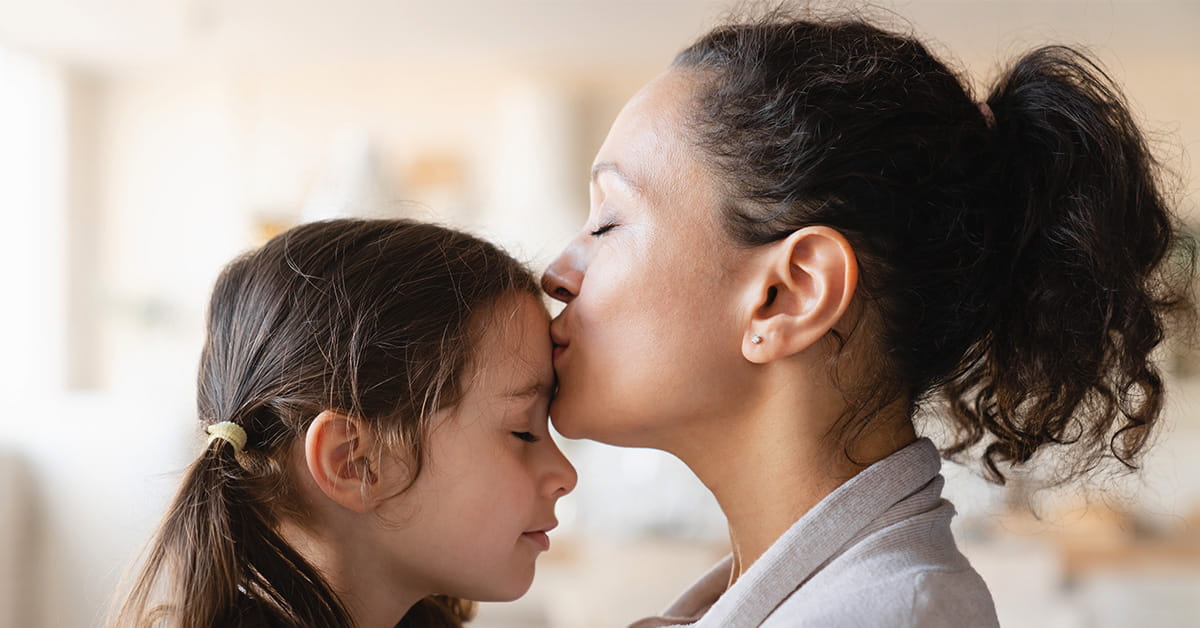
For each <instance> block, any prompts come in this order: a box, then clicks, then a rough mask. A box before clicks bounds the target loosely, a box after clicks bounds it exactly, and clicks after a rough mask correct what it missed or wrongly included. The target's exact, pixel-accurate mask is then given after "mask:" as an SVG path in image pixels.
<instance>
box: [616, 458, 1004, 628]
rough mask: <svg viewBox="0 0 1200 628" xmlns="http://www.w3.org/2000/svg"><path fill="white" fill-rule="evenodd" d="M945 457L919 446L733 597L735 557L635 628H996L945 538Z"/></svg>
mask: <svg viewBox="0 0 1200 628" xmlns="http://www.w3.org/2000/svg"><path fill="white" fill-rule="evenodd" d="M943 484H944V480H943V478H942V476H941V457H940V456H939V455H938V451H937V448H936V447H934V445H933V443H932V442H930V441H929V439H926V438H922V439H919V440H917V441H916V442H914V443H912V444H910V445H908V446H907V447H905V448H903V449H901V450H900V451H897V452H896V453H894V454H892V455H890V456H888V457H887V458H884V459H883V460H880V461H879V462H877V463H875V464H873V465H871V466H870V467H868V468H867V469H864V470H863V471H862V472H861V473H859V474H858V475H857V476H855V477H854V478H852V479H850V481H848V482H846V483H845V484H843V485H842V486H840V487H838V488H837V490H835V491H833V492H832V493H830V494H829V495H828V496H826V497H825V499H823V500H821V502H820V503H819V504H817V505H816V506H815V507H814V508H813V509H812V510H810V511H809V512H808V513H806V514H805V515H804V516H803V517H801V518H800V520H799V521H797V522H796V523H794V524H792V527H791V528H789V529H788V531H787V532H785V533H784V534H783V536H781V537H779V539H778V540H777V541H775V543H774V544H773V545H771V547H770V548H768V549H767V551H766V553H764V554H763V555H762V556H761V557H760V558H759V559H758V560H757V561H755V562H754V564H753V565H751V566H750V569H748V570H747V571H746V573H744V574H742V576H741V577H740V578H738V580H737V582H735V583H734V584H733V586H732V587H729V588H728V590H726V585H727V583H728V581H729V575H730V570H731V568H732V557H726V558H725V559H724V560H723V561H721V562H720V563H718V564H717V565H716V566H715V567H713V568H712V570H710V571H709V572H708V573H707V574H706V575H705V576H704V577H702V578H701V579H700V580H699V581H697V582H696V583H695V584H694V585H692V587H691V588H690V589H688V590H687V591H686V592H684V594H683V595H682V596H680V598H679V599H678V600H676V601H675V603H674V604H672V605H671V607H670V608H668V609H667V611H666V612H665V613H664V614H663V615H662V616H661V617H649V618H646V619H643V620H640V621H637V622H634V623H633V624H632V625H631V626H630V628H659V627H662V626H688V627H690V628H750V627H753V626H765V627H768V628H786V627H791V626H839V627H841V626H863V627H868V626H869V627H872V628H874V627H876V626H889V627H890V626H897V627H905V626H912V627H922V628H924V627H927V626H928V627H934V628H940V627H943V626H944V627H947V628H949V627H954V628H961V627H974V626H981V627H984V628H989V627H993V626H999V623H998V622H997V621H996V609H995V607H994V606H993V604H992V596H991V594H990V593H988V589H987V585H985V584H984V582H983V579H982V578H980V577H979V574H978V573H976V572H975V570H974V569H973V568H972V567H971V565H970V563H968V562H967V559H966V558H965V557H964V556H963V555H962V554H961V553H960V552H959V551H958V547H957V546H956V545H955V544H954V537H953V536H952V535H951V533H950V519H952V518H953V517H954V506H952V505H951V504H950V502H948V501H946V500H944V499H942V496H941V495H942V485H943Z"/></svg>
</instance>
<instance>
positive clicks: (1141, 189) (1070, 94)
mask: <svg viewBox="0 0 1200 628" xmlns="http://www.w3.org/2000/svg"><path fill="white" fill-rule="evenodd" d="M987 105H988V106H989V107H990V108H991V110H992V112H993V114H994V116H995V122H994V129H993V130H992V134H993V137H992V148H991V150H990V151H988V152H989V156H990V158H991V159H992V160H993V162H994V166H993V167H994V170H993V173H992V174H993V176H994V178H993V179H992V180H993V181H994V186H993V190H994V191H995V192H998V193H999V194H1000V199H1001V202H1000V203H999V208H1000V209H999V213H1000V214H1002V215H1001V216H998V217H997V219H998V220H999V221H1000V222H1001V223H1006V224H1007V225H1009V226H1008V227H1007V228H1006V229H1005V231H1007V234H1006V235H1007V240H1008V242H1009V243H1010V245H1009V248H1008V249H1007V250H1005V251H1002V252H1001V254H1000V255H999V256H998V257H999V258H1000V265H1001V266H1002V268H1000V269H999V270H998V271H997V272H995V274H994V276H995V277H996V279H997V281H996V286H995V288H996V291H995V297H994V298H995V301H994V306H993V307H992V308H991V314H990V320H989V321H988V325H987V328H988V331H987V332H986V335H985V336H984V337H983V338H982V339H981V340H980V341H979V342H978V343H976V344H975V345H974V346H972V347H971V348H970V349H969V350H968V352H967V355H966V358H965V359H964V361H963V364H964V365H965V367H964V368H963V369H962V370H961V371H960V372H959V374H958V376H957V377H955V378H954V379H953V380H951V381H950V382H948V383H947V385H946V386H945V388H944V394H945V397H946V398H947V399H948V400H949V401H950V403H951V411H952V414H953V418H954V420H955V422H956V424H957V427H958V428H959V433H960V436H961V438H960V440H959V442H958V443H956V444H955V445H954V446H953V447H951V448H950V450H949V451H948V453H949V454H955V453H959V452H962V451H964V450H965V449H967V448H968V447H971V446H973V445H975V444H977V443H979V442H980V441H984V440H985V439H986V440H988V441H989V442H988V444H987V445H986V448H985V450H984V453H983V457H984V462H985V465H986V467H987V470H988V472H989V474H990V475H991V476H992V477H993V478H995V479H998V480H1003V477H1004V476H1003V473H1002V472H1001V470H1000V465H1001V464H1019V463H1024V462H1027V461H1029V460H1030V459H1031V458H1032V457H1033V455H1034V454H1035V453H1036V452H1037V451H1038V450H1039V449H1041V448H1042V447H1043V446H1045V445H1052V444H1057V445H1073V446H1074V449H1075V451H1074V452H1073V456H1072V457H1073V461H1074V462H1073V464H1071V465H1069V467H1070V468H1068V469H1067V475H1068V476H1073V475H1075V474H1078V473H1082V472H1086V471H1089V470H1091V469H1092V468H1094V467H1095V466H1096V465H1097V464H1098V463H1099V462H1100V460H1101V459H1102V458H1104V457H1107V455H1108V454H1111V455H1112V457H1114V458H1116V459H1117V460H1119V461H1120V462H1121V463H1122V464H1124V465H1125V466H1126V467H1128V468H1130V469H1133V468H1136V460H1137V459H1138V457H1139V455H1140V454H1141V453H1142V451H1143V449H1144V448H1145V446H1146V444H1147V441H1148V438H1149V436H1150V434H1151V431H1152V429H1153V428H1154V426H1155V424H1156V422H1157V419H1158V416H1159V413H1160V411H1161V410H1162V406H1163V382H1162V377H1161V375H1160V373H1159V370H1158V368H1157V367H1156V366H1155V364H1154V362H1153V360H1152V359H1151V352H1152V351H1153V350H1154V348H1155V347H1157V346H1158V345H1159V343H1160V342H1162V340H1163V338H1164V333H1165V328H1164V317H1165V316H1166V315H1167V314H1168V313H1170V312H1172V311H1175V310H1179V309H1182V308H1183V307H1184V306H1185V305H1186V304H1187V300H1186V299H1185V297H1184V295H1185V294H1186V287H1185V285H1183V284H1181V282H1180V281H1178V280H1179V279H1181V278H1182V279H1184V280H1186V279H1187V278H1188V277H1190V275H1191V268H1192V266H1193V265H1194V263H1193V261H1192V260H1193V257H1194V255H1193V253H1192V252H1191V250H1190V249H1188V248H1186V247H1184V248H1183V249H1182V250H1183V251H1184V253H1185V254H1184V255H1182V256H1176V257H1171V253H1172V249H1173V247H1176V246H1182V245H1181V244H1180V242H1179V241H1178V239H1177V235H1176V225H1175V224H1174V221H1173V217H1172V214H1171V211H1170V209H1169V207H1168V204H1167V201H1166V199H1165V198H1164V197H1163V194H1162V192H1161V191H1160V189H1159V187H1158V175H1159V166H1158V164H1157V163H1156V162H1155V160H1154V158H1153V157H1152V155H1151V154H1150V151H1149V150H1148V148H1147V145H1146V141H1145V139H1144V138H1143V136H1142V134H1141V133H1140V132H1139V130H1138V128H1137V126H1136V125H1135V123H1134V120H1133V118H1132V117H1131V115H1130V113H1129V108H1128V105H1127V103H1126V102H1125V100H1124V98H1123V97H1122V96H1121V94H1120V91H1119V89H1118V88H1117V86H1116V85H1115V84H1114V83H1113V82H1112V80H1111V79H1110V78H1109V77H1108V76H1107V75H1106V74H1105V73H1104V71H1103V70H1102V69H1101V68H1099V67H1098V66H1097V65H1096V64H1095V63H1094V62H1092V61H1091V60H1090V59H1088V58H1087V57H1086V56H1084V55H1082V54H1080V53H1078V52H1076V51H1074V50H1071V49H1070V48H1065V47H1059V46H1051V47H1045V48H1039V49H1037V50H1034V51H1033V52H1031V53H1029V54H1027V55H1025V56H1024V57H1023V58H1021V59H1020V60H1019V61H1017V63H1016V64H1015V65H1014V66H1013V67H1012V68H1011V70H1009V71H1008V73H1007V74H1006V75H1005V76H1003V77H1002V78H1001V79H1000V81H999V82H998V83H997V85H996V86H995V88H994V89H993V90H992V91H991V93H990V95H989V96H988V98H987ZM1181 259H1182V260H1184V262H1185V268H1183V269H1182V270H1183V271H1184V272H1182V273H1180V272H1177V271H1179V270H1180V269H1179V268H1174V269H1172V268H1170V267H1169V266H1168V265H1167V264H1165V262H1169V261H1171V262H1178V261H1179V260H1181Z"/></svg>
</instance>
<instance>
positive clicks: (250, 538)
mask: <svg viewBox="0 0 1200 628" xmlns="http://www.w3.org/2000/svg"><path fill="white" fill-rule="evenodd" d="M239 455H247V456H253V455H254V454H253V453H250V454H236V453H235V451H234V447H233V446H232V445H230V444H229V443H227V442H226V441H223V440H220V439H213V440H212V442H210V443H209V446H208V447H207V448H206V449H205V450H204V452H203V453H202V454H201V455H200V457H199V458H197V459H196V461H195V462H193V463H192V465H191V466H190V467H189V468H188V470H187V472H186V473H185V475H184V479H183V482H182V485H181V486H180V489H179V492H178V494H177V495H176V496H175V500H174V502H173V503H172V504H171V507H170V508H169V510H168V511H167V515H166V517H165V518H164V520H163V523H162V525H161V526H160V528H159V530H158V533H157V534H156V536H155V538H154V540H153V541H152V542H151V545H150V547H149V550H148V552H149V553H148V556H147V558H146V561H145V563H144V565H143V566H142V570H141V573H140V574H139V575H138V577H137V579H136V580H135V581H134V583H133V589H132V591H131V592H130V594H129V596H128V598H127V599H126V602H125V604H124V605H123V606H122V608H121V609H120V611H119V614H118V616H117V621H116V623H117V625H118V626H131V627H133V626H136V627H138V628H142V627H145V626H159V625H165V626H173V627H179V628H212V627H214V626H332V627H349V626H351V625H352V624H351V622H350V620H349V617H348V615H347V613H346V611H345V610H344V608H343V606H342V605H341V602H340V601H339V600H338V599H337V596H336V595H335V594H334V593H333V592H332V591H331V590H330V589H329V588H328V586H326V585H325V584H324V581H323V580H322V579H321V577H320V576H319V574H318V573H317V572H316V570H315V569H313V567H312V566H311V565H309V564H308V563H307V562H306V561H305V560H304V559H303V558H302V557H301V556H300V555H299V554H298V553H296V552H295V550H293V549H292V548H291V547H290V546H288V545H287V544H286V543H285V542H284V541H283V539H282V538H280V536H279V535H278V534H277V533H276V532H275V531H274V529H273V527H272V526H271V525H270V520H269V519H268V518H269V517H270V514H269V513H268V512H266V511H265V510H264V508H263V507H262V505H261V504H260V503H259V500H256V499H253V498H252V497H251V495H250V491H249V490H248V487H249V486H250V484H251V483H260V482H261V478H259V479H256V478H254V477H251V475H252V474H251V473H250V472H248V471H247V470H246V469H245V468H243V467H242V465H241V464H240V463H239V461H238V459H237V456H239ZM164 588H165V590H164ZM159 598H161V599H166V600H170V601H169V602H165V603H161V602H158V601H156V600H157V599H159Z"/></svg>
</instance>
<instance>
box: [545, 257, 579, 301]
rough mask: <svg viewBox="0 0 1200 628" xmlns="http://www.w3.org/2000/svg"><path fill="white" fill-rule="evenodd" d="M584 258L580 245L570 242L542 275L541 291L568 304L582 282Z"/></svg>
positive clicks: (576, 293) (577, 292)
mask: <svg viewBox="0 0 1200 628" xmlns="http://www.w3.org/2000/svg"><path fill="white" fill-rule="evenodd" d="M583 272H584V256H583V251H582V250H581V245H579V244H577V243H575V242H572V243H571V244H569V245H567V248H565V249H563V252H562V253H559V254H558V257H556V258H555V259H554V261H553V262H550V266H548V267H547V268H546V272H544V273H542V290H545V291H546V294H548V295H550V297H551V298H554V299H557V300H559V301H562V302H563V303H570V302H571V301H572V300H573V299H574V298H575V297H576V296H577V295H578V294H579V284H580V283H582V282H583Z"/></svg>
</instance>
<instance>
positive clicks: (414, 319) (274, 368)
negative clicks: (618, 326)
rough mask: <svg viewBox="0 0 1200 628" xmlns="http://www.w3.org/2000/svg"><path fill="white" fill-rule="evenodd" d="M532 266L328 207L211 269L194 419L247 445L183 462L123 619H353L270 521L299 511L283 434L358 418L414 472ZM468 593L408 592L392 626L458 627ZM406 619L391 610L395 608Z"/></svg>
mask: <svg viewBox="0 0 1200 628" xmlns="http://www.w3.org/2000/svg"><path fill="white" fill-rule="evenodd" d="M522 293H524V294H530V295H537V294H539V293H538V287H537V282H536V280H535V279H534V277H533V276H532V274H531V273H530V272H529V271H528V270H527V269H526V268H524V267H523V266H522V265H521V264H519V263H518V262H517V261H515V260H514V259H513V258H511V257H510V256H508V255H507V254H506V253H504V252H503V251H501V250H500V249H498V248H497V247H495V246H494V245H492V244H490V243H487V242H485V241H482V240H479V239H477V238H475V237H472V236H469V235H466V234H463V233H460V232H457V231H454V230H451V229H446V228H443V227H438V226H435V225H429V224H422V223H417V222H412V221H406V220H335V221H328V222H320V223H311V224H307V225H302V226H300V227H296V228H294V229H291V230H289V231H287V232H285V233H283V234H282V235H280V236H278V237H276V238H274V239H273V240H271V241H270V242H268V243H267V244H266V245H264V246H263V247H262V248H260V249H258V250H255V251H252V252H251V253H249V254H247V255H245V256H243V257H241V258H239V259H237V260H235V261H234V262H233V263H231V264H230V265H229V266H228V267H226V269H225V271H224V272H223V273H222V274H221V276H220V278H219V279H218V280H217V284H216V286H215V288H214V290H213V296H212V300H211V303H210V308H209V315H208V334H207V339H206V342H205V346H204V350H203V354H202V357H201V364H200V373H199V386H198V410H199V415H200V418H201V422H202V424H204V425H211V424H213V423H218V422H221V421H233V422H235V423H237V424H238V425H240V426H242V427H243V428H244V429H245V431H246V432H247V436H248V443H247V445H246V448H245V450H244V451H241V452H235V450H234V447H233V446H232V445H230V444H229V443H227V442H225V441H223V440H219V439H217V440H213V441H212V442H211V443H210V444H209V446H208V447H207V448H206V449H205V450H204V452H203V453H202V454H201V455H200V457H199V458H198V459H197V460H196V461H195V462H194V463H192V465H191V467H189V468H188V470H187V472H186V473H185V476H184V479H183V482H182V485H181V487H180V489H179V492H178V494H177V495H176V497H175V501H174V503H173V504H172V505H171V506H170V508H169V510H168V512H167V515H166V517H165V518H164V520H163V522H162V524H161V526H160V528H159V530H158V533H157V535H156V537H155V539H154V540H153V541H152V543H151V545H150V546H149V549H148V554H147V557H146V560H145V562H144V564H143V566H142V568H141V572H140V574H139V576H138V577H137V579H136V580H135V582H134V583H133V588H132V590H131V592H130V594H129V595H128V597H127V598H126V600H125V603H124V604H123V605H122V607H121V608H120V610H119V612H118V614H117V617H116V623H117V625H121V626H125V625H128V626H137V627H139V628H140V627H143V626H149V625H165V626H175V627H180V628H212V627H215V626H222V627H224V626H289V627H290V626H329V627H333V628H337V627H345V628H349V627H351V626H352V625H353V623H352V619H351V617H350V615H349V614H348V612H347V610H346V607H345V605H344V604H343V602H342V600H340V599H339V598H338V596H337V594H336V593H335V592H334V591H333V590H332V589H331V588H330V586H329V584H328V583H327V582H326V581H325V579H324V578H323V577H322V576H321V574H320V573H319V572H318V571H317V570H316V569H315V568H314V567H313V566H312V565H311V564H309V563H308V562H307V561H306V560H305V559H304V558H303V557H302V556H301V555H300V554H299V553H298V552H296V550H295V549H293V548H292V547H290V546H289V545H288V544H287V543H286V542H285V540H284V539H283V538H282V537H281V536H280V534H279V533H278V531H277V530H278V524H279V523H280V521H281V520H282V519H284V518H294V520H297V521H302V520H303V517H304V512H303V508H302V507H301V506H300V504H299V497H298V493H297V492H296V490H295V486H294V485H293V484H292V482H291V480H290V478H289V476H288V474H287V472H286V470H287V468H288V466H287V456H288V452H289V450H290V448H291V444H292V443H294V442H295V441H296V439H301V438H303V435H304V433H305V432H306V430H307V429H308V426H309V424H310V423H311V421H312V419H313V418H314V417H315V416H316V415H318V414H319V413H321V412H322V411H324V410H330V409H332V410H337V411H339V412H342V413H344V414H348V415H352V416H355V417H358V418H360V419H361V420H362V421H363V422H364V423H366V424H367V425H368V426H369V428H370V429H371V430H372V432H373V433H374V434H375V435H376V436H377V438H378V440H379V442H380V445H379V447H380V448H381V449H386V450H388V451H389V452H404V453H405V454H406V455H407V456H408V458H409V459H411V460H412V461H413V462H414V470H415V471H414V473H413V474H412V476H411V478H410V481H415V480H416V477H417V476H418V475H419V473H420V469H421V464H422V461H423V455H424V443H425V442H426V435H427V429H428V427H429V418H430V417H431V415H432V414H433V413H435V412H437V411H438V410H440V409H442V408H445V407H447V406H450V405H453V404H454V403H456V402H457V401H458V400H459V399H460V397H461V394H462V393H463V389H462V388H463V386H462V379H463V377H465V374H464V373H463V371H464V369H465V367H466V365H467V363H468V362H469V360H470V358H471V357H472V356H471V348H472V347H473V346H475V344H476V343H475V342H474V340H475V338H474V337H473V334H475V333H476V331H477V330H476V329H475V327H476V326H475V325H474V321H476V320H477V317H476V315H477V314H478V313H480V312H484V311H487V310H488V308H489V307H491V306H492V305H493V304H494V303H496V302H497V301H498V300H500V299H502V298H504V297H507V296H510V295H512V294H522ZM472 614H473V605H472V604H471V603H469V602H465V601H463V600H458V599H455V598H451V597H447V596H440V595H439V596H433V597H429V598H426V599H424V600H421V601H420V602H418V603H417V604H416V605H415V606H414V607H413V608H412V609H411V610H410V611H409V613H408V614H407V615H406V616H405V617H404V618H403V620H401V623H400V624H399V625H402V626H410V625H411V626H423V627H429V626H433V627H459V626H461V625H462V624H463V622H464V621H466V620H467V619H470V618H471V616H472ZM398 619H399V618H398Z"/></svg>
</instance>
